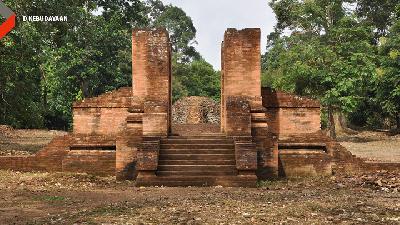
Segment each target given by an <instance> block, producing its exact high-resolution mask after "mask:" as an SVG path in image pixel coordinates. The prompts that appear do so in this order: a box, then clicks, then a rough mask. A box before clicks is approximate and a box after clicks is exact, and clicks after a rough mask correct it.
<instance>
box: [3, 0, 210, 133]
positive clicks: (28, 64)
mask: <svg viewBox="0 0 400 225" xmlns="http://www.w3.org/2000/svg"><path fill="white" fill-rule="evenodd" d="M5 3H6V4H7V5H8V6H9V7H10V8H12V9H13V11H15V12H16V14H17V15H67V16H68V22H58V23H49V22H21V23H18V24H17V27H16V28H15V29H14V30H13V31H12V32H11V33H10V34H8V35H7V36H6V37H5V38H3V39H1V40H0V65H1V67H0V124H9V125H12V126H14V127H21V128H40V127H47V128H52V129H54V128H56V129H68V128H70V125H71V120H72V112H71V106H72V103H73V102H74V101H76V100H81V99H83V98H87V97H93V96H97V95H99V94H101V93H104V92H107V91H112V90H114V89H117V88H119V87H122V86H129V85H130V84H131V76H132V70H131V29H132V28H140V27H165V28H166V29H167V30H168V31H169V33H170V36H171V41H172V44H173V58H174V59H176V60H175V62H174V66H175V67H176V68H177V69H175V70H174V73H176V74H174V75H173V76H174V77H175V79H174V86H173V90H174V91H173V93H174V98H175V99H176V98H178V96H180V97H182V96H186V95H188V94H191V95H192V94H196V95H204V96H216V92H215V90H214V89H215V85H217V84H215V82H210V83H209V82H208V81H206V80H207V79H209V77H210V76H211V77H212V76H214V75H215V74H216V71H214V69H213V68H212V67H211V66H210V65H209V64H208V63H207V62H205V61H204V60H203V59H202V58H201V56H200V54H199V53H198V52H197V51H196V49H195V44H196V41H195V37H196V29H195V27H194V26H193V22H192V20H191V18H190V17H189V16H187V15H186V13H185V12H184V11H183V10H182V9H180V8H178V7H175V6H172V5H164V4H163V3H162V2H161V1H159V0H147V1H141V0H113V1H105V0H84V1H82V0H78V1H75V0H74V1H73V0H67V1H55V0H50V1H48V0H38V1H10V0H7V1H5ZM179 68H185V69H184V70H182V69H179ZM180 71H182V72H180ZM194 71H199V73H201V75H200V76H204V77H197V78H196V79H193V80H192V79H188V77H187V76H195V75H194V74H195V73H194ZM198 85H204V87H199V86H198ZM213 88H214V89H213Z"/></svg>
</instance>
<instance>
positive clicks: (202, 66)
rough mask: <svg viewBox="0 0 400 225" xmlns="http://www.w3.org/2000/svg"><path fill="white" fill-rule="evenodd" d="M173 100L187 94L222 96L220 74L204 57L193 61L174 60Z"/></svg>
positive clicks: (216, 97) (217, 98)
mask: <svg viewBox="0 0 400 225" xmlns="http://www.w3.org/2000/svg"><path fill="white" fill-rule="evenodd" d="M172 70H173V71H172V72H173V89H174V90H173V101H176V100H178V99H179V98H182V97H186V96H207V97H211V98H213V99H214V100H219V98H220V75H219V72H217V71H215V70H214V68H213V67H212V65H211V64H209V63H207V62H206V61H205V60H204V59H200V60H194V61H193V62H191V63H179V62H178V61H177V59H176V58H174V60H173V66H172Z"/></svg>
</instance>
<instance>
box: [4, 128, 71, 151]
mask: <svg viewBox="0 0 400 225" xmlns="http://www.w3.org/2000/svg"><path fill="white" fill-rule="evenodd" d="M65 134H67V133H66V132H64V131H48V130H22V129H12V128H11V127H8V126H4V125H0V156H7V155H32V154H34V153H36V152H38V151H39V150H40V149H41V148H43V147H44V146H45V145H46V144H48V143H49V142H50V141H51V140H52V139H53V138H54V137H56V136H62V135H65Z"/></svg>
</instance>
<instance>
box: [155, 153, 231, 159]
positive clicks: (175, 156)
mask: <svg viewBox="0 0 400 225" xmlns="http://www.w3.org/2000/svg"><path fill="white" fill-rule="evenodd" d="M159 159H160V160H235V155H234V154H200V153H199V154H189V155H188V154H165V153H163V154H160V156H159Z"/></svg>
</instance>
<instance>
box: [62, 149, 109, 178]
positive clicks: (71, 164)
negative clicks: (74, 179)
mask: <svg viewBox="0 0 400 225" xmlns="http://www.w3.org/2000/svg"><path fill="white" fill-rule="evenodd" d="M62 170H63V172H73V173H89V174H94V175H100V176H105V175H112V176H113V175H115V151H103V150H72V151H69V152H68V154H67V155H66V156H65V157H64V159H63V161H62Z"/></svg>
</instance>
